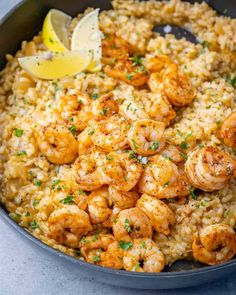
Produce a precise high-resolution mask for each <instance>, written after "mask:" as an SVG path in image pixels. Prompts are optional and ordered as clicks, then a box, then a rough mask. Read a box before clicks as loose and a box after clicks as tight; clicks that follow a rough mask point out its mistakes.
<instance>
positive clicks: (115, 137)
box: [93, 116, 129, 152]
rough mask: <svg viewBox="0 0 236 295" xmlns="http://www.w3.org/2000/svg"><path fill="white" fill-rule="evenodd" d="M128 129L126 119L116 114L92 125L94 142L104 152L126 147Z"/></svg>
mask: <svg viewBox="0 0 236 295" xmlns="http://www.w3.org/2000/svg"><path fill="white" fill-rule="evenodd" d="M128 129H129V125H128V123H127V121H124V120H122V118H120V117H118V116H113V117H111V118H109V119H107V120H103V121H100V122H98V123H97V125H96V126H95V127H94V131H95V132H94V136H93V140H94V144H95V146H97V147H99V148H100V149H101V150H103V151H105V152H112V151H114V150H123V149H126V148H127V147H128V139H127V133H128Z"/></svg>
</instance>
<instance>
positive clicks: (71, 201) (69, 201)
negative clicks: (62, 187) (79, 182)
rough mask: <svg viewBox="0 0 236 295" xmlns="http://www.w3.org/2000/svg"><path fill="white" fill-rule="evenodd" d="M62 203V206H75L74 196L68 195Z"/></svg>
mask: <svg viewBox="0 0 236 295" xmlns="http://www.w3.org/2000/svg"><path fill="white" fill-rule="evenodd" d="M60 203H62V204H65V205H67V204H74V196H72V195H68V196H67V197H66V198H65V199H63V200H61V201H60Z"/></svg>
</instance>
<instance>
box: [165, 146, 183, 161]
mask: <svg viewBox="0 0 236 295" xmlns="http://www.w3.org/2000/svg"><path fill="white" fill-rule="evenodd" d="M161 155H162V156H163V157H164V158H167V159H170V160H171V161H172V162H174V163H176V164H177V163H180V162H183V160H184V159H183V157H181V153H180V150H179V149H178V147H176V146H174V145H171V144H167V145H166V146H165V147H164V149H163V150H162V151H161Z"/></svg>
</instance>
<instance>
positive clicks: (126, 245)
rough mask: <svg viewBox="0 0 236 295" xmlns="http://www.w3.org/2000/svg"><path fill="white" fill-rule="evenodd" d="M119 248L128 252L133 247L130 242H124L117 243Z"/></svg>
mask: <svg viewBox="0 0 236 295" xmlns="http://www.w3.org/2000/svg"><path fill="white" fill-rule="evenodd" d="M119 245H120V248H121V249H123V250H129V249H131V248H132V247H133V243H132V242H125V241H120V242H119Z"/></svg>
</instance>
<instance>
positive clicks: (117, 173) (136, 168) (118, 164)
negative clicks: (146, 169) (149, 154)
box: [101, 152, 143, 192]
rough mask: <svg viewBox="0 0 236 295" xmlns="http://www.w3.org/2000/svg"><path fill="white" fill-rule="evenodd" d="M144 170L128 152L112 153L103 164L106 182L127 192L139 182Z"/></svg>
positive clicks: (102, 168)
mask: <svg viewBox="0 0 236 295" xmlns="http://www.w3.org/2000/svg"><path fill="white" fill-rule="evenodd" d="M142 170H143V168H142V165H141V164H140V163H139V162H138V161H137V160H136V159H135V158H131V157H130V156H129V154H128V153H121V154H118V153H116V152H113V153H110V154H108V155H107V156H106V159H105V160H104V162H103V164H102V166H101V171H102V174H103V179H104V182H105V183H106V184H108V185H112V186H114V187H115V188H116V189H118V190H122V191H126V192H128V191H130V190H131V189H132V188H133V187H135V185H136V184H137V183H138V181H139V179H140V176H141V174H142Z"/></svg>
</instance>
